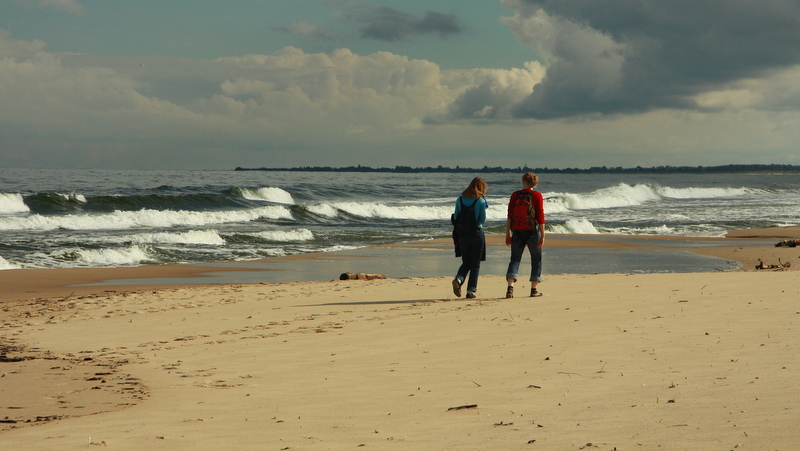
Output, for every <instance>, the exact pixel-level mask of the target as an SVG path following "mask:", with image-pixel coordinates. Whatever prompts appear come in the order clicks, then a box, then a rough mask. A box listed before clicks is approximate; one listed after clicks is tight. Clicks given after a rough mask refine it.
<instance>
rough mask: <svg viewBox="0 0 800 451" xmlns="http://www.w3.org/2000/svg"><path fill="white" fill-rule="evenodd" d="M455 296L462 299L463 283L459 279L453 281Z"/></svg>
mask: <svg viewBox="0 0 800 451" xmlns="http://www.w3.org/2000/svg"><path fill="white" fill-rule="evenodd" d="M453 294H455V295H456V297H459V298H460V297H461V283H460V282H459V281H458V279H453Z"/></svg>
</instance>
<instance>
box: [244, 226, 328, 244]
mask: <svg viewBox="0 0 800 451" xmlns="http://www.w3.org/2000/svg"><path fill="white" fill-rule="evenodd" d="M251 236H254V237H257V238H261V239H263V240H266V241H277V242H297V241H311V240H313V239H314V234H313V233H311V231H310V230H308V229H297V230H289V231H284V230H266V231H263V232H258V233H253V234H251Z"/></svg>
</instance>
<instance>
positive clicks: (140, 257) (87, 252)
mask: <svg viewBox="0 0 800 451" xmlns="http://www.w3.org/2000/svg"><path fill="white" fill-rule="evenodd" d="M63 253H64V254H71V255H72V256H74V262H75V264H76V265H78V266H91V267H96V266H132V265H138V264H141V263H143V262H152V261H155V259H154V258H152V257H151V256H150V255H149V254H148V253H147V251H146V250H145V249H144V248H143V247H141V246H138V245H134V246H130V247H128V248H125V249H70V250H65V251H63Z"/></svg>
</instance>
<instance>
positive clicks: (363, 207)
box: [333, 202, 452, 220]
mask: <svg viewBox="0 0 800 451" xmlns="http://www.w3.org/2000/svg"><path fill="white" fill-rule="evenodd" d="M333 206H334V207H335V208H337V209H339V210H341V211H344V212H346V213H349V214H351V215H353V216H361V217H363V218H386V219H420V220H429V219H444V218H449V217H450V213H452V208H450V207H436V206H424V205H395V206H390V205H386V204H384V203H382V202H375V203H373V202H337V203H334V204H333Z"/></svg>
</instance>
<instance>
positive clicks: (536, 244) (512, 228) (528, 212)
mask: <svg viewBox="0 0 800 451" xmlns="http://www.w3.org/2000/svg"><path fill="white" fill-rule="evenodd" d="M538 184H539V177H537V176H536V175H534V174H533V173H532V172H528V173H526V174H525V175H523V176H522V189H521V190H519V191H515V192H514V193H513V194H511V200H509V202H508V220H507V221H506V246H511V262H510V263H509V264H508V271H507V272H506V281H507V282H508V289H507V290H506V298H513V297H514V283H515V282H516V281H517V273H518V272H519V265H520V262H521V261H522V254H523V253H524V252H525V248H526V247H527V248H528V251H529V252H530V254H531V277H530V281H531V297H538V296H541V295H542V293H540V292H539V290H538V289H537V286H538V285H539V282H541V281H542V246H544V224H545V220H544V200H543V199H542V194H541V193H539V192H538V191H534V190H533V189H534V188H536V185H538Z"/></svg>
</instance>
